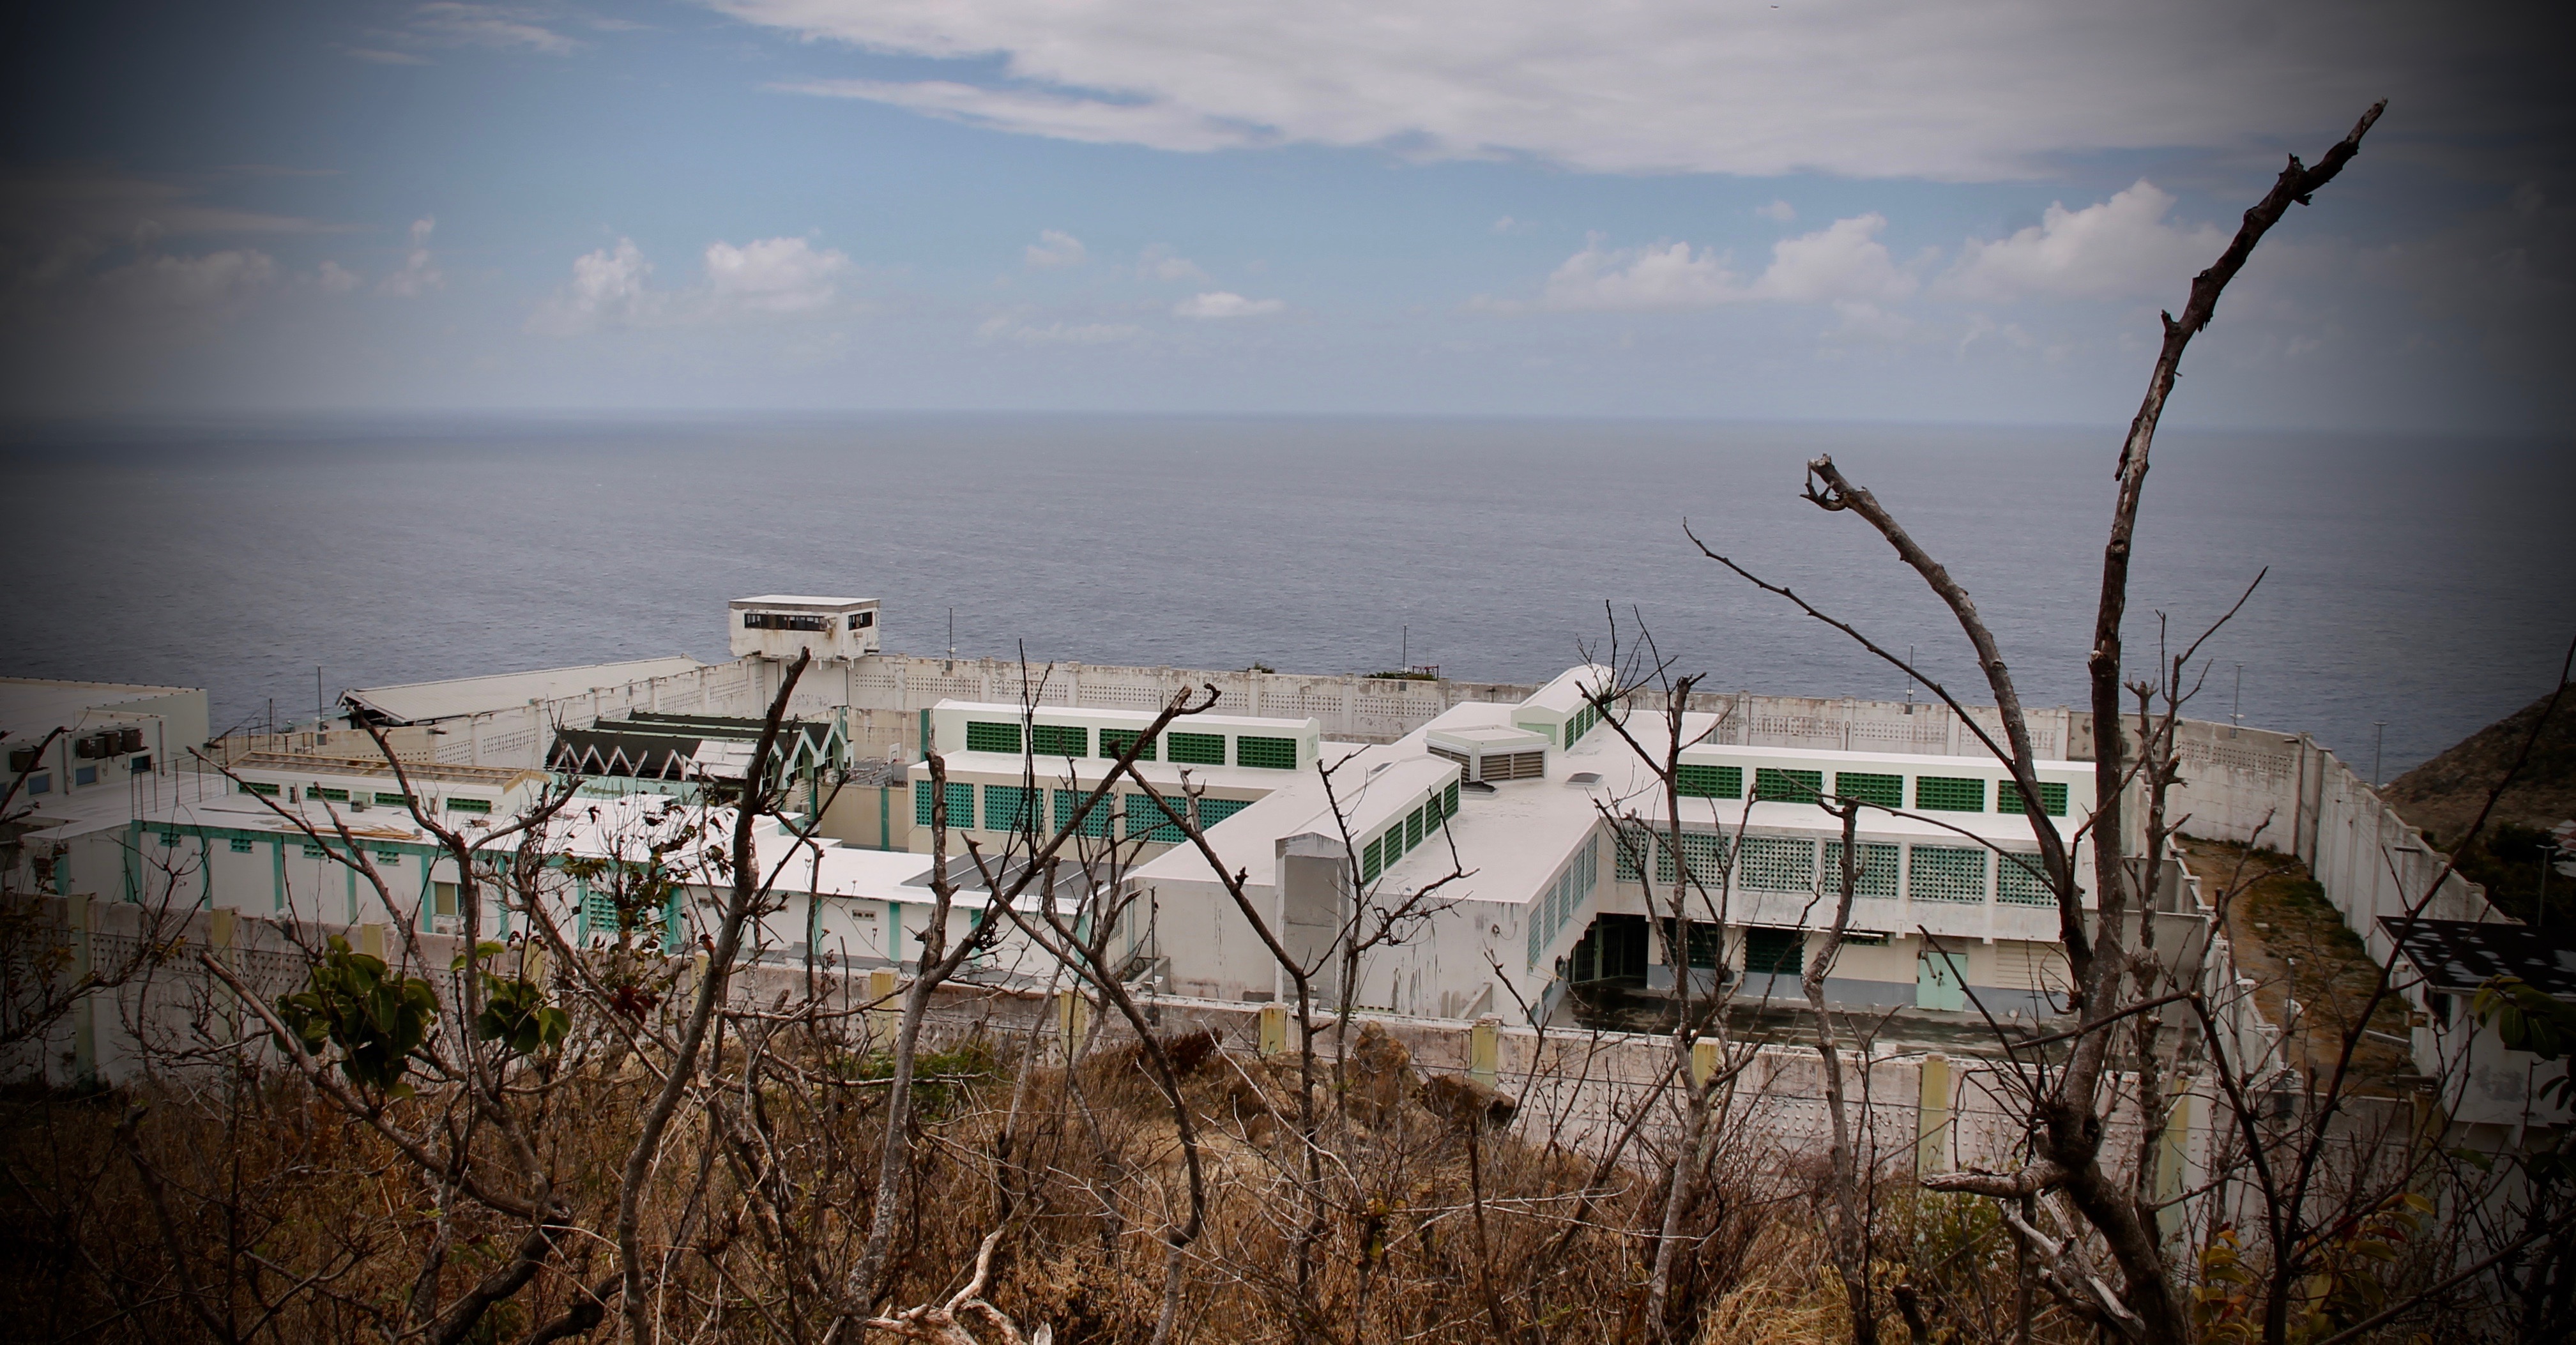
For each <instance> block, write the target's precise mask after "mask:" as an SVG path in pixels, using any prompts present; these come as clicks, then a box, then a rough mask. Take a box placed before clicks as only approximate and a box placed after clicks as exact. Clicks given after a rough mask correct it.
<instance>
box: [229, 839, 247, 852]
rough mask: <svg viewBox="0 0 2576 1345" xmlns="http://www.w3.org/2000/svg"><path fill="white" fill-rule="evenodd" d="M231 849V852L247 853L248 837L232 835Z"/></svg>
mask: <svg viewBox="0 0 2576 1345" xmlns="http://www.w3.org/2000/svg"><path fill="white" fill-rule="evenodd" d="M231 849H232V852H233V853H234V854H237V855H246V854H249V853H250V851H251V843H250V838H249V837H248V836H235V837H233V838H232V846H231Z"/></svg>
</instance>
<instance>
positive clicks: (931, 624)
mask: <svg viewBox="0 0 2576 1345" xmlns="http://www.w3.org/2000/svg"><path fill="white" fill-rule="evenodd" d="M2119 437H2120V432H2119V429H2118V428H2117V427H2096V428H2066V429H2026V428H2015V429H1987V428H1962V427H1955V426H1950V427H1909V426H1891V425H1849V426H1819V425H1750V424H1714V423H1685V422H1643V421H1543V420H1493V421H1478V420H1458V419H1340V418H1187V417H1104V416H1011V417H1003V416H959V415H936V416H934V415H917V416H869V417H844V418H833V419H750V418H739V419H730V420H728V419H720V418H709V417H698V418H664V419H655V420H644V419H628V420H619V419H606V418H597V419H586V420H584V419H567V418H555V419H479V420H452V421H432V420H405V421H372V422H360V421H353V420H342V421H321V420H304V421H289V422H278V423H268V424H249V423H225V424H210V425H163V426H156V427H151V428H131V427H129V428H121V429H102V428H97V427H87V428H76V429H69V430H54V431H41V432H40V431H24V430H22V431H18V432H15V433H14V435H13V436H12V437H11V438H10V440H9V441H8V442H6V443H5V444H0V503H4V504H5V510H0V520H5V521H4V522H0V574H5V576H6V582H5V585H0V674H5V675H16V676H39V677H63V678H85V679H102V680H117V681H132V682H146V683H170V684H179V685H187V686H203V687H206V688H208V690H209V691H210V693H211V695H212V699H213V711H214V718H215V726H216V728H217V729H218V730H220V729H222V728H223V727H224V726H226V725H228V724H232V723H236V722H240V721H246V720H255V719H263V718H265V717H266V716H267V715H268V714H269V713H271V710H270V703H271V702H272V701H274V704H275V710H274V713H275V714H276V715H277V717H278V718H279V719H280V720H286V719H289V718H299V717H309V716H310V714H311V713H312V710H313V707H314V704H315V683H316V669H317V668H318V669H319V670H320V681H321V691H322V695H323V697H324V698H325V699H334V698H336V697H337V695H338V694H339V692H340V690H341V689H342V688H344V687H349V686H365V685H377V684H384V683H394V682H408V681H417V680H423V679H429V678H443V677H461V676H469V675H474V674H479V673H489V672H501V671H510V670H517V669H526V668H539V667H549V666H556V665H561V664H571V663H588V662H598V661H606V660H613V659H628V658H641V657H648V656H653V655H661V654H674V653H684V654H692V655H695V656H697V657H699V658H702V659H708V660H720V659H723V658H725V657H726V630H725V621H724V615H725V606H724V604H725V602H726V600H727V599H730V598H735V597H742V596H747V595H750V594H756V593H770V592H789V593H821V594H841V595H850V596H863V597H876V598H880V599H882V600H883V601H884V603H885V615H884V617H883V618H882V619H883V621H884V625H885V639H886V646H887V648H889V649H891V650H900V651H907V652H913V653H938V652H941V651H942V650H944V649H946V648H947V647H949V645H950V643H951V636H950V633H949V632H950V623H951V620H952V613H953V621H954V630H955V634H954V645H955V648H956V650H957V652H958V653H959V654H960V655H961V656H967V657H972V656H980V655H994V656H999V657H1004V658H1011V657H1017V656H1019V655H1021V654H1022V653H1023V652H1024V653H1025V654H1026V656H1027V657H1028V658H1030V659H1032V660H1041V661H1042V660H1049V659H1058V660H1063V659H1078V660H1081V661H1084V662H1089V663H1135V664H1161V665H1170V666H1176V667H1204V668H1240V667H1246V666H1249V665H1251V664H1254V663H1256V662H1258V663H1263V664H1267V665H1269V666H1271V667H1273V668H1277V669H1279V670H1281V671H1302V672H1334V673H1340V672H1370V671H1377V670H1380V669H1387V668H1393V667H1396V666H1398V665H1399V664H1401V663H1406V662H1410V663H1414V664H1437V665H1438V666H1439V668H1440V670H1441V671H1442V673H1444V674H1446V675H1449V676H1453V677H1463V678H1471V679H1503V680H1514V681H1537V680H1541V679H1544V678H1546V677H1549V676H1551V675H1553V674H1554V673H1556V672H1558V671H1561V670H1562V669H1563V668H1565V667H1566V666H1567V665H1568V664H1570V663H1572V662H1574V661H1575V660H1576V659H1578V658H1579V657H1581V656H1582V654H1583V652H1584V651H1585V650H1594V651H1599V650H1602V649H1605V648H1606V647H1607V645H1608V642H1609V640H1610V639H1611V637H1612V634H1613V624H1614V621H1615V624H1616V626H1617V633H1618V637H1619V638H1620V639H1621V641H1622V642H1623V646H1624V645H1625V642H1628V641H1632V640H1634V639H1635V638H1636V637H1637V635H1638V633H1639V632H1641V631H1642V632H1646V633H1650V634H1651V637H1652V639H1653V641H1654V647H1655V649H1656V650H1657V651H1658V652H1659V653H1660V654H1661V655H1662V656H1663V657H1664V658H1666V659H1669V660H1670V661H1671V666H1672V667H1673V668H1674V669H1675V671H1676V672H1690V673H1699V674H1704V675H1705V679H1706V680H1705V683H1704V685H1705V686H1706V687H1707V688H1709V689H1712V690H1734V689H1739V688H1749V689H1752V690H1755V691H1762V692H1779V693H1794V694H1806V695H1823V696H1840V695H1854V696H1862V697H1901V696H1903V695H1904V694H1905V693H1906V682H1905V679H1904V678H1903V676H1902V675H1901V674H1898V673H1897V672H1895V671H1893V670H1892V669H1890V668H1889V667H1887V666H1886V665H1884V664H1882V663H1879V662H1877V661H1875V660H1873V659H1871V658H1870V657H1869V656H1867V655H1866V654H1864V653H1862V652H1861V651H1859V650H1858V649H1857V648H1855V647H1854V646H1853V645H1852V643H1851V642H1850V641H1849V640H1848V639H1847V638H1845V637H1844V636H1842V635H1840V634H1838V633H1836V632H1834V631H1832V630H1830V629H1827V628H1826V627H1824V626H1822V625H1820V624H1819V623H1817V622H1815V621H1813V620H1810V619H1808V618H1805V617H1802V616H1800V615H1798V614H1797V613H1796V612H1795V611H1794V610H1792V609H1790V608H1789V607H1788V606H1787V605H1786V604H1784V603H1783V602H1781V601H1780V600H1779V599H1777V598H1774V597H1772V596H1770V595H1768V594H1765V593H1762V592H1760V591H1758V590H1756V589H1754V588H1752V587H1751V586H1749V585H1747V584H1746V583H1745V582H1744V581H1743V580H1741V579H1738V578H1736V577H1735V576H1733V575H1732V574H1730V573H1728V572H1727V571H1726V570H1724V569H1722V568H1721V567H1719V566H1718V565H1716V564H1714V563H1712V562H1710V561H1708V560H1706V559H1704V558H1702V556H1701V555H1700V553H1699V551H1698V548H1697V547H1695V546H1694V545H1693V544H1692V543H1691V541H1690V540H1689V539H1688V538H1687V537H1686V536H1685V535H1684V533H1683V528H1684V525H1685V523H1687V524H1688V525H1689V527H1691V528H1692V529H1694V530H1695V531H1696V532H1697V533H1698V535H1699V536H1700V538H1702V539H1703V540H1705V541H1707V542H1708V543H1709V544H1710V546H1711V547H1713V548H1714V549H1716V550H1718V551H1721V552H1723V553H1725V554H1727V555H1729V556H1732V557H1733V558H1735V559H1736V560H1737V561H1738V562H1740V563H1741V564H1743V565H1744V566H1745V567H1746V568H1748V569H1750V570H1753V571H1755V572H1757V573H1759V574H1761V575H1763V576H1764V577H1766V578H1768V579H1770V580H1772V581H1773V582H1776V583H1782V584H1787V585H1790V586H1792V587H1794V588H1795V589H1796V590H1797V592H1798V593H1800V594H1801V595H1803V596H1805V597H1807V598H1809V599H1811V600H1812V601H1814V602H1816V603H1817V604H1818V605H1820V606H1822V607H1824V608H1826V609H1827V610H1829V611H1831V612H1832V613H1834V614H1835V615H1836V616H1838V617H1841V618H1842V619H1845V620H1848V621H1850V622H1852V623H1854V624H1855V625H1857V626H1860V627H1861V628H1863V629H1865V630H1867V631H1868V632H1870V633H1871V634H1872V635H1873V636H1874V637H1875V638H1877V639H1878V640H1879V641H1881V642H1882V643H1884V644H1886V645H1888V646H1889V647H1891V648H1894V649H1898V650H1903V649H1907V648H1909V647H1910V648H1913V649H1914V650H1916V652H1917V656H1918V657H1919V658H1920V660H1921V661H1922V663H1923V665H1924V666H1925V667H1926V668H1927V669H1928V670H1929V671H1930V672H1931V674H1932V675H1933V676H1936V677H1938V678H1941V679H1944V680H1945V681H1947V682H1948V683H1949V684H1950V685H1951V686H1952V687H1953V688H1954V689H1957V690H1959V691H1961V692H1962V694H1963V696H1964V697H1965V698H1969V699H1974V700H1978V701H1986V700H1990V699H1991V698H1990V697H1989V696H1988V695H1987V693H1986V692H1985V690H1984V687H1983V685H1982V683H1981V679H1980V678H1979V677H1978V675H1977V672H1976V669H1975V666H1974V663H1973V660H1972V658H1971V656H1970V655H1969V652H1968V650H1967V646H1966V644H1965V642H1964V641H1963V640H1962V639H1961V638H1960V636H1959V633H1958V630H1957V628H1956V626H1955V625H1954V624H1953V623H1952V622H1951V621H1950V619H1949V617H1948V615H1947V613H1946V612H1945V611H1944V610H1943V609H1942V608H1941V606H1940V605H1939V604H1938V602H1937V601H1936V600H1935V599H1934V598H1933V597H1932V595H1931V593H1930V592H1929V591H1928V590H1927V589H1926V588H1925V586H1924V585H1923V583H1922V582H1921V580H1919V579H1918V578H1917V577H1915V576H1914V575H1913V574H1912V573H1911V572H1910V571H1908V570H1906V569H1904V568H1903V567H1902V566H1901V565H1900V564H1899V563H1898V561H1897V559H1896V557H1895V555H1894V553H1893V552H1892V551H1891V550H1890V549H1889V548H1888V547H1887V545H1886V544H1885V543H1883V542H1881V541H1880V540H1878V538H1877V537H1876V536H1875V535H1873V534H1872V533H1871V532H1870V531H1869V529H1868V528H1867V526H1866V525H1865V524H1863V523H1862V522H1861V521H1860V520H1858V519H1857V518H1855V517H1853V516H1851V515H1849V514H1831V513H1826V512H1824V511H1822V510H1819V509H1817V508H1816V507H1815V506H1814V505H1811V504H1809V503H1806V502H1805V501H1803V500H1801V499H1800V498H1799V488H1800V484H1801V480H1802V477H1803V473H1804V464H1805V463H1806V462H1807V460H1808V459H1810V458H1812V457H1815V456H1816V455H1818V454H1827V453H1829V454H1831V455H1833V457H1834V459H1835V461H1836V462H1838V463H1840V464H1841V465H1842V467H1843V469H1844V470H1845V471H1846V472H1847V473H1848V474H1849V475H1850V476H1851V477H1852V478H1853V479H1854V480H1856V481H1858V482H1860V483H1861V484H1863V485H1866V486H1868V487H1870V488H1871V489H1872V490H1873V491H1875V492H1876V494H1877V495H1878V497H1879V498H1880V499H1881V500H1882V501H1883V502H1885V503H1886V504H1887V505H1888V506H1889V507H1890V508H1891V509H1893V510H1894V511H1895V512H1896V514H1897V515H1898V516H1899V518H1900V519H1902V520H1903V521H1904V523H1905V524H1906V526H1908V527H1909V528H1910V529H1912V530H1913V532H1914V534H1915V535H1916V536H1917V537H1918V538H1920V539H1921V540H1922V541H1923V542H1924V543H1925V545H1926V546H1928V547H1929V548H1930V549H1931V550H1932V551H1933V553H1934V554H1936V555H1937V556H1939V557H1940V558H1942V559H1943V561H1944V562H1945V563H1946V564H1947V565H1948V566H1949V567H1950V569H1951V570H1952V572H1953V573H1955V574H1956V575H1958V576H1959V577H1960V579H1961V580H1962V581H1963V582H1964V583H1966V584H1967V586H1968V588H1969V589H1970V591H1971V592H1972V593H1973V594H1974V595H1975V597H1976V600H1977V603H1978V606H1979V608H1980V610H1981V611H1983V612H1984V613H1985V614H1986V616H1987V617H1988V619H1989V620H1990V621H1991V622H1992V623H1993V625H1994V627H1995V629H1996V632H1997V634H1998V635H1999V637H2000V638H2001V640H2002V643H2003V647H2004V650H2005V655H2006V658H2007V659H2008V660H2009V662H2010V664H2011V666H2012V667H2013V669H2014V671H2015V674H2016V676H2017V677H2018V678H2019V680H2020V684H2021V687H2022V689H2023V694H2024V697H2025V699H2027V700H2029V701H2030V702H2032V703H2034V704H2043V705H2045V704H2081V703H2082V702H2083V698H2084V694H2085V693H2084V686H2083V664H2084V650H2085V647H2086V644H2087V642H2088V640H2089V637H2090V633H2091V628H2092V620H2093V610H2094V604H2095V599H2096V596H2097V593H2098V589H2099V584H2100V573H2101V551H2102V540H2103V532H2104V528H2105V525H2106V523H2107V521H2108V518H2109V513H2110V507H2111V498H2112V481H2111V469H2112V463H2113V459H2114V457H2115V455H2116V452H2117V446H2118V442H2119ZM2156 451H2157V457H2156V465H2155V469H2154V471H2153V472H2152V473H2151V475H2150V476H2149V479H2148V487H2147V497H2146V509H2145V514H2144V522H2143V524H2142V526H2141V528H2140V536H2139V542H2138V549H2137V574H2136V579H2135V582H2134V584H2133V587H2132V590H2131V593H2132V599H2131V607H2130V620H2129V625H2128V635H2129V642H2130V650H2131V662H2132V666H2133V670H2134V671H2135V672H2141V673H2142V672H2144V671H2145V670H2146V669H2147V668H2148V667H2149V666H2151V663H2152V658H2153V654H2152V651H2153V650H2154V648H2155V646H2156V643H2157V641H2158V639H2159V629H2160V614H2161V616H2162V617H2163V618H2169V623H2168V624H2165V625H2164V626H2163V629H2166V630H2169V631H2170V638H2171V640H2172V642H2173V643H2174V645H2175V646H2176V647H2177V648H2178V647H2179V646H2180V645H2182V644H2184V643H2187V642H2188V641H2189V639H2190V638H2191V637H2193V636H2195V635H2197V634H2198V633H2199V632H2200V630H2201V629H2202V628H2203V627H2204V626H2206V625H2207V624H2208V623H2209V622H2210V621H2212V620H2213V619H2215V618H2216V617H2217V616H2218V615H2219V614H2220V613H2222V612H2223V611H2225V610H2226V609H2227V607H2228V606H2229V605H2230V604H2231V603H2233V602H2234V601H2235V600H2236V598H2237V597H2238V595H2239V594H2240V593H2241V592H2242V591H2243V590H2244V589H2245V588H2246V586H2247V585H2248V584H2249V583H2251V582H2252V581H2253V580H2254V578H2255V576H2256V575H2257V573H2258V572H2265V571H2266V569H2267V567H2268V573H2267V575H2266V577H2265V578H2264V579H2263V582H2262V584H2261V585H2260V587H2259V588H2258V589H2256V591H2255V592H2254V594H2253V596H2252V598H2251V599H2250V600H2249V601H2248V602H2247V603H2246V605H2245V607H2244V610H2243V612H2242V614H2241V615H2239V616H2238V617H2237V618H2236V620H2235V621H2234V622H2233V623H2232V624H2231V625H2229V626H2228V627H2227V628H2226V629H2225V630H2223V631H2222V632H2220V633H2219V634H2218V635H2217V636H2216V637H2215V638H2214V639H2213V640H2212V641H2211V642H2210V643H2209V644H2208V645H2207V646H2206V648H2205V651H2204V654H2203V658H2202V660H2201V661H2200V663H2199V664H2198V665H2196V666H2195V667H2194V669H2193V672H2192V675H2193V677H2194V678H2196V679H2197V678H2201V677H2202V676H2203V674H2205V680H2204V681H2202V682H2201V683H2200V687H2201V689H2200V692H2199V697H2198V699H2197V700H2195V701H2194V702H2193V703H2192V707H2191V709H2192V712H2193V713H2195V714H2196V715H2197V716H2199V717H2202V718H2211V719H2220V720H2224V719H2226V718H2228V716H2229V715H2230V714H2234V713H2241V714H2242V715H2243V717H2244V722H2245V723H2247V724H2249V725H2254V726H2259V727H2263V728H2270V729H2280V730H2284V731H2292V732H2295V731H2299V730H2307V731H2309V732H2313V733H2315V734H2316V735H2317V736H2318V738H2319V739H2321V740H2322V741H2324V742H2325V743H2326V744H2327V745H2329V746H2331V747H2333V748H2334V749H2336V750H2337V751H2339V752H2341V753H2342V754H2343V755H2344V756H2345V758H2346V759H2347V760H2348V761H2350V762H2352V763H2353V765H2354V766H2355V768H2356V769H2358V770H2361V771H2363V772H2364V773H2368V772H2369V770H2370V769H2371V763H2372V761H2373V757H2374V751H2375V750H2376V752H2377V753H2378V755H2379V757H2380V759H2381V760H2382V762H2383V765H2382V768H2381V769H2382V771H2383V773H2384V774H2386V775H2388V776H2394V775H2395V774H2396V773H2398V772H2399V771H2400V770H2402V769H2404V768H2405V767H2406V766H2408V765H2411V764H2413V763H2414V762H2417V761H2419V760H2421V759H2423V758H2424V757H2426V756H2429V755H2431V754H2432V753H2434V752H2437V751H2439V750H2440V749H2441V748H2443V747H2445V746H2447V745H2448V744H2450V743H2452V742H2454V741H2456V740H2457V739H2459V738H2460V737H2462V736H2464V735H2466V734H2468V733H2470V732H2472V731H2474V730H2475V729H2477V728H2478V727H2480V726H2481V725H2483V724H2486V723H2488V722H2490V721H2492V720H2494V719H2496V718H2498V717H2499V716H2502V715H2504V714H2506V713H2509V712H2510V711H2512V710H2514V709H2516V708H2518V707H2519V706H2521V705H2523V704H2526V703H2528V702H2529V701H2531V700H2532V699H2533V698H2535V697H2537V696H2539V695H2541V694H2542V693H2543V692H2545V690H2546V689H2547V688H2548V686H2549V685H2550V679H2551V677H2552V676H2553V675H2554V673H2555V672H2556V671H2557V669H2558V667H2559V663H2560V658H2561V656H2562V655H2563V653H2564V652H2565V650H2566V648H2567V645H2568V642H2569V640H2570V638H2571V637H2576V545H2571V536H2576V528H2571V526H2570V518H2571V509H2576V446H2571V445H2570V444H2568V443H2566V442H2526V441H2503V440H2493V439H2471V438H2458V439H2445V438H2428V437H2395V436H2391V437H2351V436H2344V437H2304V436H2297V435H2282V434H2225V433H2189V432H2184V431H2178V430H2168V431H2166V432H2165V434H2164V435H2163V437H2162V439H2161V440H2160V442H2159V443H2158V445H2157V450H2156ZM2240 666H2241V674H2240V672H2239V669H2240ZM2240 682H2241V693H2240V691H2239V686H2240ZM1918 694H1920V693H1919V692H1918ZM2240 707H2241V708H2240ZM2382 725H2384V729H2383V728H2382V727H2381V726H2382Z"/></svg>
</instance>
